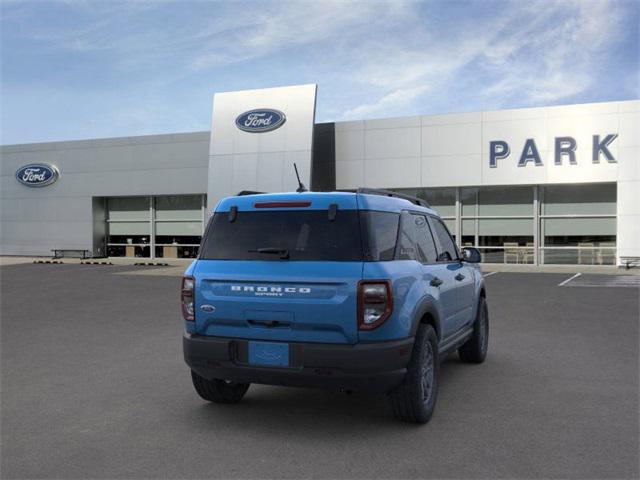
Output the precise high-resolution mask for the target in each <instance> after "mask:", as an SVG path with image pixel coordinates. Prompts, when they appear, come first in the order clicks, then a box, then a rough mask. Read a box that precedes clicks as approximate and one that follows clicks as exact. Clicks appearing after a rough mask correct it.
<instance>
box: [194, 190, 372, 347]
mask: <svg viewBox="0 0 640 480" xmlns="http://www.w3.org/2000/svg"><path fill="white" fill-rule="evenodd" d="M281 197H283V196H282V195H281V196H278V197H275V198H274V196H272V195H264V196H250V197H246V198H243V197H236V198H230V199H226V200H224V201H223V202H222V203H221V204H220V205H219V206H218V208H217V209H216V213H215V214H214V217H213V219H212V220H211V222H210V224H209V226H208V228H207V232H206V234H205V237H204V239H203V245H202V251H201V254H200V259H199V260H198V262H197V266H196V269H195V277H196V298H195V301H196V331H197V333H200V334H202V335H213V336H222V337H233V338H246V339H258V340H275V341H289V342H318V343H355V342H357V337H358V330H357V316H356V314H357V301H356V292H357V285H358V282H359V280H361V278H362V267H363V263H362V246H361V241H360V227H359V221H358V211H357V205H356V203H355V196H354V195H350V196H347V195H345V196H340V195H339V196H338V197H337V198H336V197H334V196H329V195H322V194H292V195H290V196H286V197H285V198H281Z"/></svg>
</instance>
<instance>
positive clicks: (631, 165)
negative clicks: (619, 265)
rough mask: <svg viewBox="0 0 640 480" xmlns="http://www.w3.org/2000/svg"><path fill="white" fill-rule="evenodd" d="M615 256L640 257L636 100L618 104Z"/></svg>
mask: <svg viewBox="0 0 640 480" xmlns="http://www.w3.org/2000/svg"><path fill="white" fill-rule="evenodd" d="M619 122H620V138H619V139H618V140H620V143H619V144H618V206H617V208H618V212H617V213H618V257H621V256H633V257H640V101H635V102H624V103H621V105H620V115H619Z"/></svg>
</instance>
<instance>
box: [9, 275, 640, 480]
mask: <svg viewBox="0 0 640 480" xmlns="http://www.w3.org/2000/svg"><path fill="white" fill-rule="evenodd" d="M133 268H134V267H117V266H89V265H33V264H25V265H12V266H4V267H1V268H0V280H1V283H0V293H1V299H0V301H1V310H0V314H1V330H0V335H1V345H0V346H1V361H2V366H1V373H2V379H1V380H2V382H1V386H2V393H1V395H2V396H1V402H2V403H1V405H0V406H1V416H2V424H1V426H2V429H1V440H2V449H1V472H0V476H1V477H2V478H7V479H8V478H213V477H224V478H311V477H313V478H390V477H393V478H638V476H639V471H638V462H639V458H638V449H639V438H638V436H639V432H638V425H639V413H638V411H639V398H638V387H639V385H638V378H639V367H638V360H639V351H638V344H639V337H638V333H639V332H638V323H639V317H640V312H639V308H640V289H638V288H637V287H633V286H619V287H615V286H612V287H613V288H611V287H607V288H604V287H603V288H599V287H598V286H593V285H592V284H593V283H594V282H596V285H597V282H598V281H599V277H600V276H598V275H591V276H590V277H595V279H594V278H590V279H589V281H588V282H587V283H588V285H589V286H584V287H582V288H579V285H573V287H574V288H567V287H566V286H562V287H559V286H558V284H559V283H561V282H563V281H564V280H565V279H567V278H568V277H570V276H571V275H567V274H542V273H526V274H523V273H498V274H495V275H491V276H489V277H487V279H486V281H487V285H488V300H489V309H490V317H491V339H490V347H489V348H490V349H489V357H488V359H487V361H486V363H484V364H483V365H474V366H470V365H466V364H461V363H460V362H459V361H458V360H457V358H456V357H455V356H452V357H451V358H450V359H449V360H447V361H446V362H445V363H444V364H443V367H442V377H441V378H442V385H441V389H440V397H439V400H438V405H437V408H436V412H435V415H434V417H433V419H432V420H431V422H430V423H429V424H427V425H425V426H415V425H407V424H402V423H398V422H397V421H395V420H394V418H393V416H392V414H391V412H390V410H389V409H388V408H387V406H386V403H385V400H384V397H382V396H368V395H363V394H353V395H346V394H340V393H333V392H324V391H317V390H307V389H285V388H276V387H267V386H255V385H254V386H252V387H251V389H250V390H249V392H248V394H247V396H246V397H245V400H244V401H243V403H241V404H239V405H235V406H221V405H213V404H207V403H205V402H203V401H202V400H200V398H199V397H197V395H196V394H195V392H194V391H193V388H192V386H191V381H190V378H189V375H188V370H187V367H186V366H185V365H184V363H183V360H182V351H181V332H182V320H181V318H180V314H179V308H178V287H179V282H180V280H179V278H178V277H175V276H154V275H117V274H115V273H117V272H123V271H127V270H132V269H133ZM622 283H624V282H622ZM567 285H569V286H572V285H571V282H569V283H568V284H567Z"/></svg>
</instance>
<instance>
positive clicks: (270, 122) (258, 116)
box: [236, 108, 287, 133]
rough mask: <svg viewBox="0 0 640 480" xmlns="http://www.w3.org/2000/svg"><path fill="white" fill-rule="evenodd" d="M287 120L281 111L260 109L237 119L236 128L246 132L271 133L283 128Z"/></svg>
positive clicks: (243, 114) (250, 111) (245, 113)
mask: <svg viewBox="0 0 640 480" xmlns="http://www.w3.org/2000/svg"><path fill="white" fill-rule="evenodd" d="M286 120H287V117H285V116H284V113H282V112H281V111H279V110H273V109H271V108H259V109H256V110H249V111H248V112H244V113H242V114H240V115H238V117H237V118H236V126H237V127H238V128H239V129H240V130H244V131H245V132H252V133H259V132H269V131H271V130H275V129H276V128H279V127H281V126H282V124H283V123H284V122H285V121H286Z"/></svg>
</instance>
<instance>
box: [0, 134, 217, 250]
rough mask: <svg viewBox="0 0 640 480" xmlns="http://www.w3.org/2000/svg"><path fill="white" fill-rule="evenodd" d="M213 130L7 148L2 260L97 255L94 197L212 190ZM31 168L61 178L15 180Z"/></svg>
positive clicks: (2, 165) (2, 159) (2, 175)
mask: <svg viewBox="0 0 640 480" xmlns="http://www.w3.org/2000/svg"><path fill="white" fill-rule="evenodd" d="M208 147H209V132H198V133H187V134H173V135H153V136H143V137H127V138H115V139H105V140H83V141H74V142H53V143H40V144H28V145H8V146H3V147H1V148H0V255H51V249H53V248H67V249H87V250H93V206H92V197H103V196H121V195H163V194H189V193H204V192H206V191H207V181H206V179H207V151H208ZM28 163H49V164H53V165H56V166H57V167H58V169H59V170H60V178H59V179H58V181H57V182H56V183H54V184H52V185H49V186H46V187H41V188H29V187H26V186H24V185H22V184H20V183H18V181H17V180H16V179H15V172H16V170H17V169H18V168H19V167H21V166H23V165H26V164H28Z"/></svg>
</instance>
